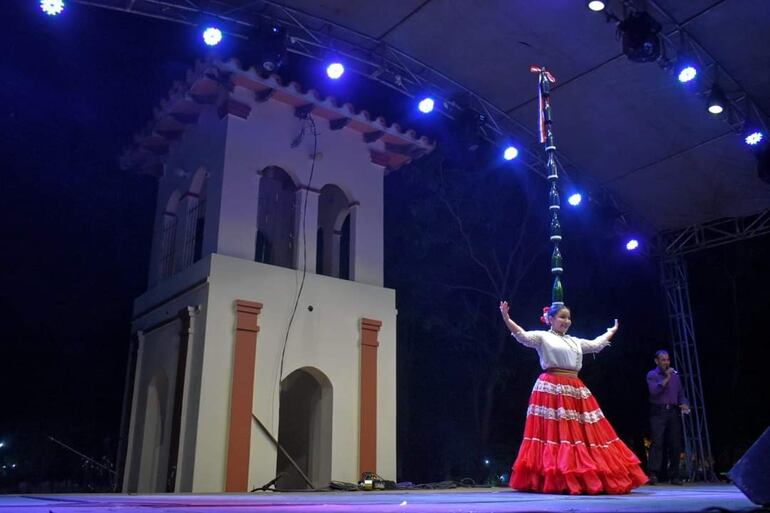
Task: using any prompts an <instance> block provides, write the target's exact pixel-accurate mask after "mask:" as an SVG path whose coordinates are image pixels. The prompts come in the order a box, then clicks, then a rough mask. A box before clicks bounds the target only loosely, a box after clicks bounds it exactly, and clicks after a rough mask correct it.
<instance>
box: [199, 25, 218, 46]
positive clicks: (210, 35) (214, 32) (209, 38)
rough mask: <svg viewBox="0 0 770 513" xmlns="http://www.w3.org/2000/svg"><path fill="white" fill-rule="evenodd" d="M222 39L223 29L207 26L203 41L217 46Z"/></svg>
mask: <svg viewBox="0 0 770 513" xmlns="http://www.w3.org/2000/svg"><path fill="white" fill-rule="evenodd" d="M220 41H222V31H221V30H219V29H218V28H216V27H207V28H206V30H204V31H203V42H204V43H206V44H207V45H208V46H216V45H218V44H219V43H220Z"/></svg>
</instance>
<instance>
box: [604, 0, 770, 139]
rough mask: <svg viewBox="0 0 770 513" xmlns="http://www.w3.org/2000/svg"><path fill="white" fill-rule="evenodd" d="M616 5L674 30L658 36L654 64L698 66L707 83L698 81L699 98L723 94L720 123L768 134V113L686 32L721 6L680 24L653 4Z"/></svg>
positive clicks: (623, 1) (632, 0)
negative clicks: (684, 61) (681, 61)
mask: <svg viewBox="0 0 770 513" xmlns="http://www.w3.org/2000/svg"><path fill="white" fill-rule="evenodd" d="M722 1H724V0H722ZM615 3H616V5H617V6H618V7H619V8H620V10H622V12H623V15H624V16H625V14H626V13H627V12H628V11H646V12H647V13H648V14H650V15H653V14H654V15H656V16H653V18H654V19H655V21H657V22H658V23H660V22H661V19H662V18H665V20H666V21H665V24H666V26H668V27H673V29H672V30H669V31H668V32H659V33H658V38H659V39H660V42H661V56H660V58H659V59H658V60H657V63H658V65H659V66H660V67H661V68H662V69H663V70H665V71H667V72H670V71H672V70H674V69H675V66H674V64H675V63H676V61H677V59H679V58H681V57H686V58H688V59H691V60H692V63H693V64H697V66H698V74H699V75H700V76H701V77H707V79H708V80H703V79H702V78H700V77H699V82H700V85H699V86H698V94H700V95H701V96H704V97H706V96H708V95H709V94H711V92H712V91H713V89H714V88H715V87H719V88H720V89H721V90H722V92H723V93H724V100H725V101H726V105H725V107H724V112H723V114H722V115H721V119H722V120H724V121H725V122H726V123H727V124H728V125H730V127H731V128H732V129H733V130H735V131H736V132H738V133H742V132H743V131H744V130H746V129H747V128H749V127H751V128H752V129H753V128H759V127H761V128H762V129H763V130H764V132H765V133H767V129H768V127H767V123H766V119H767V113H766V112H764V111H763V110H762V109H760V108H759V107H758V106H757V104H756V103H755V102H754V101H752V99H751V98H750V97H749V95H748V93H747V92H746V91H745V90H744V89H743V87H742V86H741V84H740V82H738V80H737V79H736V78H735V77H734V76H733V75H732V74H731V73H730V72H729V71H728V70H727V69H726V68H725V67H724V66H722V64H721V63H720V62H719V61H718V60H717V59H716V57H714V56H713V55H712V54H711V53H710V52H709V51H708V50H707V49H706V48H705V47H704V46H703V45H702V44H700V43H699V42H698V41H697V39H696V38H695V37H694V36H693V35H692V34H690V33H689V32H687V29H686V25H687V24H689V23H691V22H692V21H694V20H696V19H698V18H699V17H701V16H703V15H704V14H706V13H708V12H709V11H711V10H712V9H714V8H715V7H716V6H717V5H719V4H720V3H722V2H716V3H714V4H712V5H711V6H708V7H706V8H704V9H703V10H701V11H700V12H698V13H696V14H694V15H693V16H690V17H689V18H688V19H686V20H684V21H683V22H681V23H680V22H678V21H677V20H676V19H675V18H674V17H673V16H672V15H671V14H670V13H669V12H668V11H667V10H666V9H665V8H663V7H662V6H661V5H660V4H659V3H658V2H657V1H655V0H644V1H639V0H616V2H615ZM604 14H605V16H606V17H607V21H613V22H619V21H621V18H620V17H619V16H618V15H617V14H616V13H614V12H613V11H612V10H611V9H610V8H609V6H608V7H607V8H606V9H605V11H604ZM754 125H756V127H755V126H754Z"/></svg>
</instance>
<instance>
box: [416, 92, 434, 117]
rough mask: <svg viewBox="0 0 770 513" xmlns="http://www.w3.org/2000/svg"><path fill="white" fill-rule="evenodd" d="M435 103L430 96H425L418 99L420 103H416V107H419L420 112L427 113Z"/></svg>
mask: <svg viewBox="0 0 770 513" xmlns="http://www.w3.org/2000/svg"><path fill="white" fill-rule="evenodd" d="M435 105H436V101H435V100H434V99H433V98H431V97H430V96H426V97H425V98H423V99H422V100H420V103H418V104H417V108H418V109H420V112H422V113H423V114H428V113H430V112H433V107H434V106H435Z"/></svg>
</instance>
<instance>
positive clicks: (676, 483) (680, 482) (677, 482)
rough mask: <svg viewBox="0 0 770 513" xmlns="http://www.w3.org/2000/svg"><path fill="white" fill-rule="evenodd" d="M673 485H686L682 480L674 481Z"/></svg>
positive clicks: (672, 481)
mask: <svg viewBox="0 0 770 513" xmlns="http://www.w3.org/2000/svg"><path fill="white" fill-rule="evenodd" d="M671 484H672V485H674V486H682V485H683V484H684V483H682V480H681V479H672V480H671Z"/></svg>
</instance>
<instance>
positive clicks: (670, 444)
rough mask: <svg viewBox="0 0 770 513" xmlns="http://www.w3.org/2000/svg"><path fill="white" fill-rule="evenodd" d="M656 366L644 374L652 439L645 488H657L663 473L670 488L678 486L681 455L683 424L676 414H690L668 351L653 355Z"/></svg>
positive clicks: (688, 405) (680, 480)
mask: <svg viewBox="0 0 770 513" xmlns="http://www.w3.org/2000/svg"><path fill="white" fill-rule="evenodd" d="M655 365H656V367H655V368H654V369H652V370H651V371H650V372H648V373H647V387H648V388H649V390H650V431H651V437H652V446H651V447H650V455H649V458H648V460H647V473H648V474H649V477H650V481H649V483H648V484H651V485H654V484H656V483H657V482H658V478H659V477H660V476H661V475H662V474H663V473H664V471H665V473H666V475H667V476H668V478H669V479H670V481H671V484H674V485H681V484H682V479H681V477H680V476H679V453H681V452H682V423H681V422H682V421H681V419H680V418H679V412H680V411H681V412H682V413H685V414H687V413H690V404H689V402H688V401H687V398H686V397H685V395H684V389H683V387H682V382H681V380H680V379H679V374H678V373H677V372H676V371H675V370H674V369H673V368H672V367H671V358H670V357H669V355H668V351H665V350H663V349H661V350H660V351H658V352H656V353H655ZM664 452H667V453H668V462H666V460H665V459H664V458H663V456H664ZM666 463H668V469H666Z"/></svg>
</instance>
